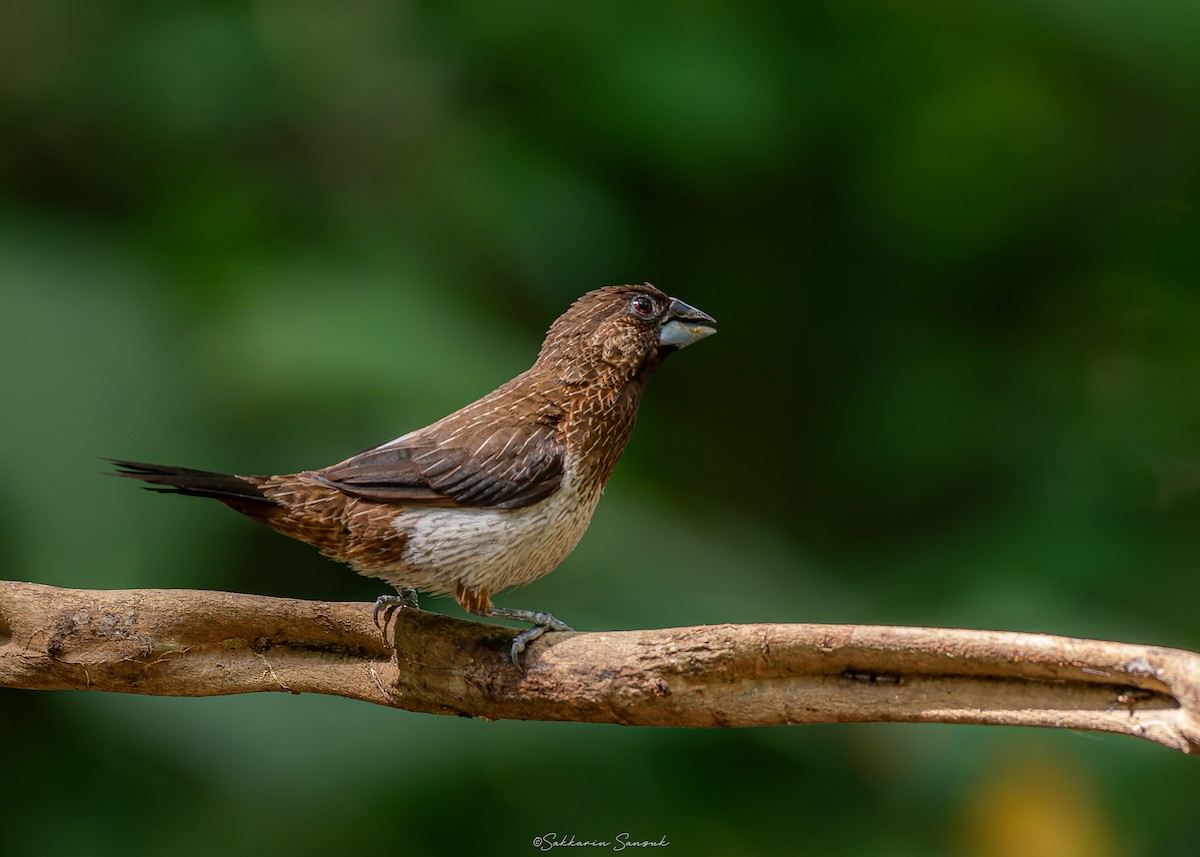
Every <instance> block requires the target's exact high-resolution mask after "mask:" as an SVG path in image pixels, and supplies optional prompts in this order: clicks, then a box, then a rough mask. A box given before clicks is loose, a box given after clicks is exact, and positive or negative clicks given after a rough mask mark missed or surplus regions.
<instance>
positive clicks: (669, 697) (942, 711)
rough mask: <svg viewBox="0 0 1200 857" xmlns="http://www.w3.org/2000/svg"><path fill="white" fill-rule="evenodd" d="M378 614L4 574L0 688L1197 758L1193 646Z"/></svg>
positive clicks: (965, 633) (903, 630)
mask: <svg viewBox="0 0 1200 857" xmlns="http://www.w3.org/2000/svg"><path fill="white" fill-rule="evenodd" d="M371 608H372V605H370V604H364V603H350V604H345V603H324V602H312V601H298V600H292V599H284V598H264V597H260V596H254V595H239V594H231V593H223V592H203V591H187V590H161V589H142V590H116V591H92V590H73V589H58V588H55V587H50V586H42V585H38V584H32V583H17V582H0V686H3V687H16V688H29V689H51V688H54V689H71V688H74V689H81V690H82V689H89V690H108V691H120V692H124V693H148V694H158V695H165V696H213V695H218V694H228V693H252V692H256V691H284V692H288V693H327V694H334V695H338V696H345V697H350V698H353V699H362V700H366V701H368V702H374V703H378V704H381V705H390V706H394V707H397V708H404V709H408V710H410V711H422V712H429V713H434V714H459V715H467V716H472V717H483V718H488V719H499V718H510V719H519V720H573V721H581V722H592V723H622V724H626V725H631V726H760V725H768V724H793V723H847V722H867V721H905V722H937V723H982V724H998V725H1009V726H1056V727H1063V728H1069V729H1088V730H1097V731H1102V732H1116V733H1121V734H1125V735H1134V736H1137V737H1140V738H1147V739H1149V740H1151V741H1156V742H1158V743H1159V744H1163V745H1164V746H1167V747H1170V748H1172V749H1175V750H1180V751H1182V752H1184V753H1197V752H1200V655H1198V654H1196V653H1193V652H1188V651H1183V650H1180V649H1167V648H1159V647H1154V646H1139V645H1131V644H1127V643H1111V642H1102V641H1096V640H1079V639H1071V638H1066V637H1055V636H1050V635H1045V634H1021V633H1012V632H999V631H971V630H958V629H942V628H907V627H885V626H870V625H712V626H700V627H691V628H666V629H658V630H646V631H612V632H596V633H574V634H565V633H559V634H547V635H546V636H545V637H543V638H542V639H541V640H539V641H537V642H536V643H535V644H533V645H532V646H530V649H529V651H528V652H526V655H525V658H526V660H525V665H526V669H527V672H526V673H525V674H521V673H520V672H518V671H517V670H516V669H515V668H514V667H513V666H512V665H511V664H510V663H508V661H507V651H508V646H509V642H510V640H511V637H512V633H513V632H512V630H511V629H507V628H502V627H499V626H495V625H483V624H479V623H475V622H464V621H461V620H458V619H453V618H450V617H447V616H441V615H438V614H435V613H427V612H420V611H401V614H400V615H399V618H398V621H397V623H396V625H395V628H396V630H397V633H398V645H397V651H398V653H396V652H393V651H391V649H390V648H389V647H388V646H387V645H385V643H384V641H383V639H382V638H381V635H380V632H379V630H378V629H377V628H376V627H375V625H374V624H373V623H372V620H371Z"/></svg>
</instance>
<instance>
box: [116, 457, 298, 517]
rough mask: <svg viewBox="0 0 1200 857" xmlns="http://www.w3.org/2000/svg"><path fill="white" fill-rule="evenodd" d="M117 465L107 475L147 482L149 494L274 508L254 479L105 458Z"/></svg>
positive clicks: (245, 509) (237, 505) (145, 486)
mask: <svg viewBox="0 0 1200 857" xmlns="http://www.w3.org/2000/svg"><path fill="white" fill-rule="evenodd" d="M101 460H102V461H107V462H110V463H112V464H115V465H116V466H117V471H116V472H115V473H108V474H106V475H107V476H123V477H125V478H126V479H137V480H139V481H141V482H146V483H148V484H147V485H144V486H143V487H144V488H145V489H146V490H147V491H158V492H159V493H162V494H187V495H188V496H191V497H212V498H213V499H214V500H220V501H221V502H222V503H226V504H228V505H230V506H232V507H233V508H235V509H237V510H238V511H241V512H247V514H250V512H249V510H248V509H247V508H246V506H247V505H251V506H254V505H258V504H265V505H267V506H274V505H275V501H273V500H271V499H269V498H268V497H266V496H265V495H264V494H263V493H262V491H261V490H260V489H259V487H258V485H256V484H255V483H254V482H253V481H252V480H250V479H247V478H245V477H242V476H231V475H229V474H226V473H213V472H212V471H210V470H192V469H190V468H187V467H168V466H165V465H162V464H143V463H141V462H138V461H123V460H121V459H119V458H104V459H101Z"/></svg>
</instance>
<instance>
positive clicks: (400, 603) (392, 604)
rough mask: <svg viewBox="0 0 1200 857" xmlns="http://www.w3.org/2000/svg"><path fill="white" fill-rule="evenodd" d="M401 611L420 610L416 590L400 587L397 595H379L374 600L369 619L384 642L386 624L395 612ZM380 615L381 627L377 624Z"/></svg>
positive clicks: (409, 587)
mask: <svg viewBox="0 0 1200 857" xmlns="http://www.w3.org/2000/svg"><path fill="white" fill-rule="evenodd" d="M401 609H409V610H419V609H420V607H419V605H418V604H417V590H415V589H413V588H412V587H411V586H401V587H399V588H398V589H397V594H395V595H380V596H379V597H378V598H376V599H375V609H374V610H373V611H372V612H371V618H372V619H374V620H375V627H376V628H378V629H379V633H381V634H382V635H383V639H384V640H387V627H388V623H389V622H391V621H392V616H393V615H394V614H395V613H396V611H397V610H401ZM380 613H382V614H383V624H382V625H381V624H379V614H380Z"/></svg>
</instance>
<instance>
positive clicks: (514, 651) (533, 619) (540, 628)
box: [479, 607, 575, 672]
mask: <svg viewBox="0 0 1200 857" xmlns="http://www.w3.org/2000/svg"><path fill="white" fill-rule="evenodd" d="M479 615H481V616H487V617H489V618H492V619H515V620H517V621H518V622H528V623H529V624H530V625H532V626H533V627H532V628H529V629H527V630H525V631H522V632H521V633H519V634H517V636H515V637H513V641H512V648H511V649H510V650H509V657H511V658H512V662H513V666H515V667H516V668H517V669H519V670H520V671H521V672H525V668H524V667H523V666H521V652H523V651H525V647H526V646H527V645H529V644H530V643H532V642H533V641H534V640H536V639H537V638H538V637H540V636H542V634H544V633H546V632H547V631H574V630H575V629H574V628H572V627H571V626H570V625H568V624H567V623H566V622H564V621H563V620H561V619H558V618H555V617H554V616H552V615H551V614H549V613H542V612H540V611H536V610H513V609H511V608H509V607H492V608H491V609H489V610H488V611H487V612H486V613H481V614H479Z"/></svg>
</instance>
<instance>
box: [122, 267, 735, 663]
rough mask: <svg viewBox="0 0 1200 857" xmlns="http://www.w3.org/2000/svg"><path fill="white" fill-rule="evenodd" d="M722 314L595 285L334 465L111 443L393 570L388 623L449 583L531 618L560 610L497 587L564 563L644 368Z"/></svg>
mask: <svg viewBox="0 0 1200 857" xmlns="http://www.w3.org/2000/svg"><path fill="white" fill-rule="evenodd" d="M712 323H715V322H714V320H713V319H712V318H711V317H710V316H708V315H706V314H705V313H703V312H701V311H700V310H698V309H696V308H695V307H691V306H688V305H687V304H685V303H684V302H683V301H680V300H678V299H676V298H672V297H669V296H667V295H665V294H663V293H662V292H661V291H659V290H658V289H656V288H654V286H652V285H650V284H649V283H646V284H645V285H641V286H609V287H607V288H602V289H597V290H595V291H592V292H588V293H587V294H585V295H584V296H583V297H581V298H580V299H579V300H577V301H576V302H575V303H574V304H572V305H571V307H570V308H569V309H568V310H567V311H566V312H565V313H563V314H562V315H561V316H559V318H558V319H557V320H556V321H555V322H554V323H553V324H552V325H551V326H550V330H549V331H548V332H547V334H546V339H545V341H544V342H543V343H542V349H541V351H540V353H539V354H538V357H537V360H536V361H535V362H534V364H533V366H532V367H531V368H530V369H528V370H526V371H525V372H522V373H521V374H520V375H518V376H517V377H516V378H513V379H512V380H511V381H509V382H508V383H506V384H503V385H502V386H500V387H499V388H497V389H496V390H494V391H492V392H491V393H488V394H487V395H486V396H484V397H483V398H481V399H479V400H478V401H475V402H472V403H471V404H469V405H467V406H466V407H464V408H462V409H460V410H457V411H455V412H454V413H452V414H450V415H449V416H446V417H443V418H442V419H440V420H438V421H437V422H435V423H433V424H431V425H428V426H426V427H425V428H421V429H417V430H416V431H411V432H409V433H408V434H405V435H402V436H400V437H398V438H396V439H395V440H391V441H388V442H387V443H384V444H381V445H379V446H376V447H372V448H370V449H367V450H365V451H363V452H360V453H359V454H357V455H355V456H352V457H350V458H347V459H346V460H345V461H343V462H341V463H340V464H335V465H333V466H332V467H326V468H324V469H323V470H305V471H302V472H300V473H292V474H287V475H284V476H233V475H227V474H222V473H212V472H209V471H204V470H191V469H186V468H182V467H166V466H161V465H155V464H141V463H138V462H133V461H122V460H117V459H109V460H110V461H112V462H113V463H114V464H116V465H117V466H118V467H119V468H120V472H119V473H117V474H114V475H118V476H125V477H129V478H131V479H139V480H141V481H143V482H148V483H150V485H151V486H163V487H152V488H150V490H152V491H161V492H166V493H176V494H189V495H193V496H197V497H211V498H213V499H215V500H218V501H220V502H222V503H224V504H225V505H226V506H229V507H230V508H231V509H235V510H236V511H238V512H241V513H243V514H245V515H248V516H249V517H251V518H253V519H254V520H256V521H259V522H261V523H264V524H266V525H267V526H269V527H271V528H272V529H275V530H277V531H279V532H281V533H283V534H284V535H285V536H291V537H292V538H294V539H299V540H300V541H303V542H308V543H309V544H312V545H315V546H316V547H318V548H320V550H321V552H322V553H323V554H325V555H326V556H328V557H331V558H333V559H336V560H338V561H339V562H344V563H346V564H347V565H349V566H350V567H351V568H353V569H354V570H355V571H357V572H359V573H360V574H364V575H369V576H372V577H378V578H382V579H383V580H386V581H388V582H389V583H391V584H392V585H393V586H395V587H396V589H397V592H398V593H399V594H398V595H384V596H381V597H380V598H379V599H378V600H377V601H376V603H375V618H376V622H377V623H378V620H379V612H380V610H384V611H385V612H384V625H383V627H384V628H386V627H387V621H388V618H389V617H390V614H391V612H392V611H393V610H395V609H396V608H398V607H416V592H417V591H418V590H419V591H421V592H428V593H432V594H435V595H453V596H454V597H455V598H456V599H457V600H458V603H459V604H461V605H462V607H463V609H464V610H467V611H468V612H470V613H474V614H476V615H479V616H487V617H497V618H504V619H515V620H519V621H522V622H528V623H530V624H531V625H533V627H532V628H530V629H528V630H526V631H523V632H521V633H520V634H518V635H517V636H516V637H515V638H514V640H513V643H512V648H511V654H512V659H513V663H514V664H516V665H517V666H518V667H519V666H520V661H519V656H520V653H521V652H522V651H523V650H524V649H525V646H526V644H527V643H529V642H530V641H531V640H534V639H536V638H537V637H539V636H541V635H542V634H543V633H545V632H546V631H547V630H555V631H569V630H571V628H570V627H569V626H568V625H566V624H565V623H563V622H562V621H560V620H559V619H556V618H555V617H554V616H552V615H550V614H549V613H542V612H537V611H531V610H513V609H507V608H503V607H494V606H492V602H491V595H492V593H494V592H497V591H499V590H501V589H505V588H507V587H509V586H517V585H519V584H524V583H529V582H531V581H534V580H537V579H538V578H539V577H542V576H543V575H545V574H548V573H549V572H551V571H553V570H554V568H555V567H556V566H557V565H558V564H559V563H560V562H562V560H563V559H564V558H565V557H566V556H567V554H569V553H570V552H571V551H572V550H573V549H574V547H575V545H576V544H577V543H578V542H579V539H580V538H581V537H582V536H583V533H584V530H586V529H587V526H588V523H589V522H590V521H591V518H592V512H593V511H595V508H596V504H597V502H598V501H599V500H600V494H601V492H602V491H603V490H604V486H605V484H606V483H607V482H608V478H609V476H611V475H612V472H613V467H614V466H615V465H616V463H617V459H618V458H619V457H620V455H621V452H622V451H623V450H624V449H625V444H626V442H627V441H628V440H629V435H630V432H631V431H632V430H633V424H634V420H635V419H636V417H637V409H638V402H639V401H640V399H641V397H642V391H643V389H645V386H646V381H647V380H648V379H649V377H650V375H651V373H653V371H654V370H655V369H656V368H657V367H658V365H659V364H660V363H661V362H662V361H663V359H664V358H666V357H667V355H668V354H670V353H672V352H674V351H677V350H678V349H680V348H683V347H685V346H687V345H690V344H691V343H693V342H696V341H697V340H700V339H703V338H704V337H706V336H708V335H709V334H712V333H715V332H716V331H715V330H714V329H713V328H712V327H709V326H708V325H709V324H712Z"/></svg>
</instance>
